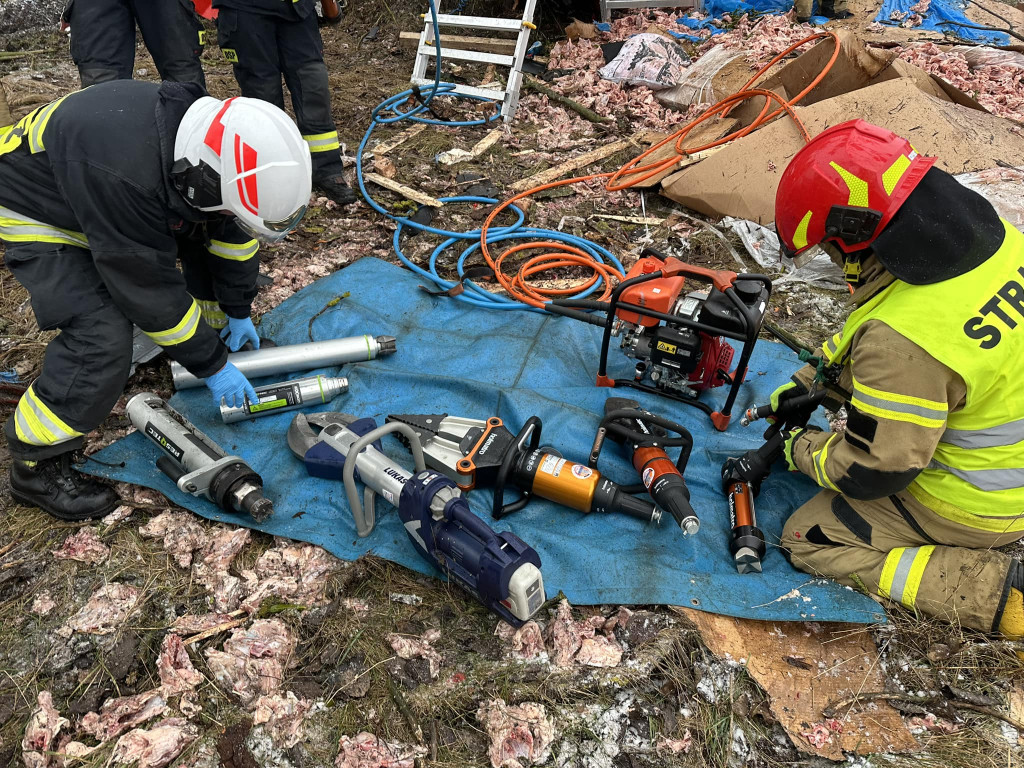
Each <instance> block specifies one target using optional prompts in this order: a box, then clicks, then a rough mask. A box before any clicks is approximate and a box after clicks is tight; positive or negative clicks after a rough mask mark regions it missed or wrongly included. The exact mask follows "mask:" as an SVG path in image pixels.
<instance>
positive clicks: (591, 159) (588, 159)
mask: <svg viewBox="0 0 1024 768" xmlns="http://www.w3.org/2000/svg"><path fill="white" fill-rule="evenodd" d="M631 146H635V139H634V137H630V138H628V139H620V140H619V141H613V142H611V143H610V144H605V145H604V146H602V147H598V148H597V149H594V150H591V151H590V152H584V153H583V154H582V155H580V156H578V157H574V158H572V159H571V160H566V161H565V162H564V163H562V164H561V165H556V166H555V167H554V168H548V169H547V170H546V171H541V172H540V173H535V174H534V175H533V176H529V177H527V178H525V179H521V180H519V181H517V182H516V183H515V184H513V185H512V191H513V192H515V193H517V194H518V193H519V192H525V191H526V190H528V189H532V188H533V187H539V186H542V185H544V184H550V183H551V182H552V181H555V180H556V179H560V178H562V177H563V176H568V175H569V174H570V173H572V172H573V171H578V170H579V169H580V168H585V167H586V166H588V165H591V164H593V163H596V162H598V161H599V160H604V159H605V158H606V157H610V156H611V155H614V154H615V153H616V152H621V151H622V150H624V149H627V148H629V147H631Z"/></svg>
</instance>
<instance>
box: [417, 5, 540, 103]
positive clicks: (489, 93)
mask: <svg viewBox="0 0 1024 768" xmlns="http://www.w3.org/2000/svg"><path fill="white" fill-rule="evenodd" d="M536 5H537V0H526V4H525V5H524V6H523V17H522V18H521V19H501V18H494V17H490V16H462V15H459V14H451V13H439V14H437V26H438V29H439V31H440V32H441V40H442V47H441V59H442V60H443V59H452V60H457V61H471V62H477V63H482V64H494V65H496V66H499V67H508V74H507V77H506V78H505V87H504V89H503V88H501V86H500V83H499V84H498V85H497V87H493V88H487V87H481V86H475V85H463V84H462V83H455V84H454V85H455V88H454V91H455V93H460V94H463V95H465V96H477V97H479V98H483V99H488V100H490V101H494V102H499V101H500V102H501V117H502V119H503V120H504V121H505V122H506V123H508V122H511V120H512V118H513V117H514V116H515V113H516V107H517V106H518V105H519V87H520V86H521V85H522V82H523V72H522V68H523V60H524V59H525V58H526V49H527V48H528V47H529V45H530V30H532V29H536V28H537V27H536V26H534V24H533V10H534V7H535V6H536ZM423 19H424V23H423V32H422V33H421V34H420V42H419V45H418V46H417V48H416V63H415V64H414V65H413V69H412V77H411V78H409V81H410V82H411V83H412V84H413V85H433V84H434V79H433V78H432V77H427V69H428V66H429V63H430V61H429V60H430V59H432V58H434V57H435V56H436V55H437V49H436V48H435V47H434V26H433V24H432V23H431V18H430V14H429V13H427V14H425V15H424V16H423ZM446 29H448V30H452V29H462V30H471V31H483V32H515V33H517V37H516V39H515V50H514V52H513V53H511V54H503V53H491V52H488V51H478V50H472V49H471V48H465V49H463V48H445V47H444V45H443V43H444V37H445V32H446ZM509 42H512V41H511V40H509ZM430 71H431V73H433V68H432V67H431V68H430Z"/></svg>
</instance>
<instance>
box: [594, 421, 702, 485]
mask: <svg viewBox="0 0 1024 768" xmlns="http://www.w3.org/2000/svg"><path fill="white" fill-rule="evenodd" d="M623 419H630V420H632V419H636V420H639V421H644V422H647V423H649V424H657V425H658V426H659V427H662V428H663V429H666V430H668V431H669V432H674V433H675V434H677V435H679V436H678V437H668V436H664V437H661V436H658V435H650V434H645V433H643V432H640V431H639V430H636V429H632V428H630V427H627V426H626V425H625V424H622V423H621V421H622V420H623ZM598 429H599V430H600V429H604V430H605V433H606V434H608V435H614V436H616V437H620V438H622V439H623V440H628V441H629V442H631V443H634V444H635V445H637V446H639V447H642V448H646V447H649V446H658V447H661V448H679V458H678V459H676V469H678V470H679V473H680V474H682V473H683V471H684V470H685V469H686V465H687V463H688V462H689V461H690V451H692V450H693V435H691V434H690V430H688V429H687V428H686V427H684V426H683V425H682V424H677V423H676V422H674V421H669V420H668V419H666V418H662V417H661V416H656V415H655V414H653V413H648V412H647V411H642V410H640V409H637V408H619V409H616V410H614V411H609V412H608V413H606V414H605V417H604V418H603V419H601V426H600V427H599V428H598ZM602 443H603V441H602ZM595 452H596V453H595ZM600 453H601V446H599V445H597V444H596V443H595V445H594V450H593V451H591V454H590V466H595V465H596V464H597V456H598V455H599V454H600Z"/></svg>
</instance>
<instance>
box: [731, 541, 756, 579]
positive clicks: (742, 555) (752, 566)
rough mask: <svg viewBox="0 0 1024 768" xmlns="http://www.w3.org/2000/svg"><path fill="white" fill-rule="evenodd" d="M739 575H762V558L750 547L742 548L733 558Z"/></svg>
mask: <svg viewBox="0 0 1024 768" xmlns="http://www.w3.org/2000/svg"><path fill="white" fill-rule="evenodd" d="M733 562H735V563H736V572H737V573H761V558H760V557H758V555H757V552H755V551H754V550H753V549H751V548H750V547H741V548H740V549H738V550H736V554H735V555H734V556H733Z"/></svg>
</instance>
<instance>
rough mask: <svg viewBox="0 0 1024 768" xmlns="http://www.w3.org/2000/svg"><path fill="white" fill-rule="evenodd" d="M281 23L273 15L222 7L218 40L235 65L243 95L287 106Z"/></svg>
mask: <svg viewBox="0 0 1024 768" xmlns="http://www.w3.org/2000/svg"><path fill="white" fill-rule="evenodd" d="M279 23H280V22H279V21H278V20H277V19H275V18H274V17H272V16H265V15H263V14H259V13H246V12H243V11H238V10H235V9H234V8H221V9H220V15H219V16H218V17H217V40H218V42H219V43H220V49H221V52H222V53H223V54H224V58H226V59H227V60H228V61H230V62H231V64H232V69H233V70H234V73H235V80H237V81H238V87H239V88H240V89H241V91H242V95H243V96H245V97H247V98H251V99H262V100H263V101H269V102H270V103H271V104H273V105H274V106H276V107H280V108H281V109H284V87H283V86H282V85H281V66H280V62H279V61H278V56H277V31H276V27H277V25H278V24H279Z"/></svg>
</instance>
